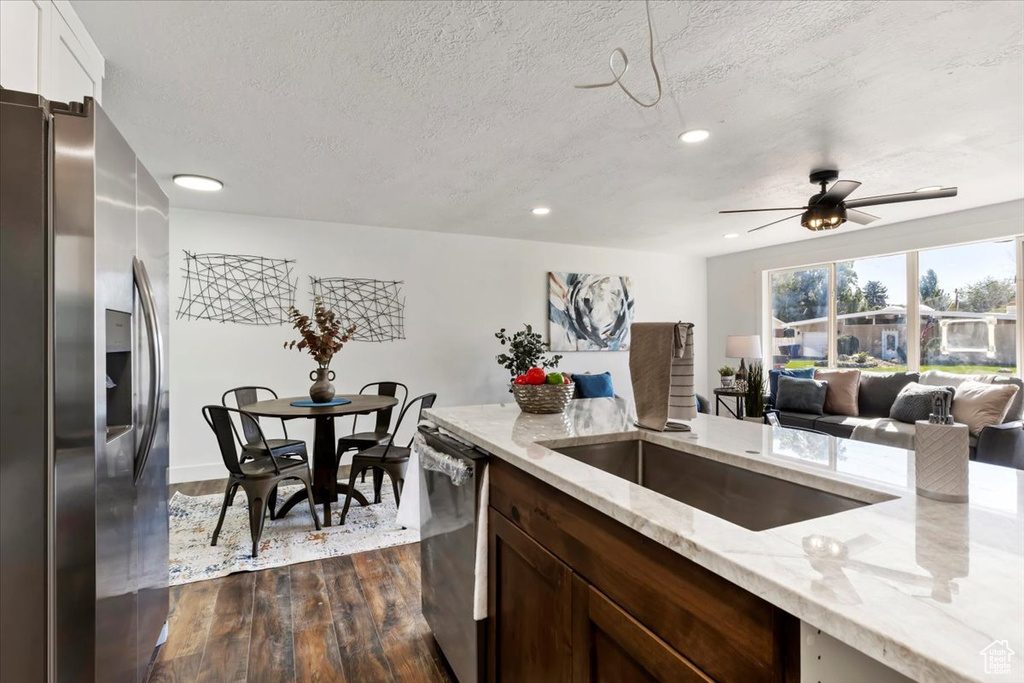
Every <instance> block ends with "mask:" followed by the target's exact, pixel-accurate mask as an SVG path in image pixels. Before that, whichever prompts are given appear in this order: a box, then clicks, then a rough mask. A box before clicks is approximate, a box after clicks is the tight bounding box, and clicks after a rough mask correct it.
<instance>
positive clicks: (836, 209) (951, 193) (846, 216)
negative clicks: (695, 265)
mask: <svg viewBox="0 0 1024 683" xmlns="http://www.w3.org/2000/svg"><path fill="white" fill-rule="evenodd" d="M838 178H839V171H836V170H833V169H823V170H820V171H814V172H813V173H811V175H810V181H811V184H812V185H818V186H820V187H821V192H819V193H818V194H815V195H812V196H811V198H810V199H808V200H807V206H800V207H797V206H786V207H775V208H771V209H737V210H732V211H719V212H718V213H754V212H760V211H800V212H802V213H797V214H794V215H792V216H786V217H785V218H780V219H778V220H774V221H772V222H771V223H765V224H764V225H759V226H758V227H756V228H753V229H751V230H748V231H747V232H756V231H758V230H761V229H763V228H767V227H769V226H772V225H775V224H777V223H783V222H785V221H788V220H789V219H791V218H797V217H799V218H800V225H802V226H804V227H805V228H807V229H808V230H810V231H812V232H821V231H823V230H835V229H836V228H838V227H839V226H840V225H842V224H843V223H846V222H847V221H852V222H854V223H859V224H860V225H867V224H868V223H872V222H874V221H877V220H878V216H873V215H871V214H870V213H867V212H866V211H859V210H858V208H859V207H861V206H876V205H878V204H896V203H899V202H917V201H921V200H922V199H941V198H943V197H955V196H956V194H957V188H955V187H935V188H932V187H923V188H921V189H920V190H917V191H915V192H899V193H896V194H882V195H877V196H874V197H864V198H863V199H851V200H849V201H847V199H846V198H847V197H849V196H850V195H851V194H853V192H854V191H855V190H856V189H857V188H858V187H860V183H859V182H857V181H856V180H838ZM829 183H832V186H831V187H829Z"/></svg>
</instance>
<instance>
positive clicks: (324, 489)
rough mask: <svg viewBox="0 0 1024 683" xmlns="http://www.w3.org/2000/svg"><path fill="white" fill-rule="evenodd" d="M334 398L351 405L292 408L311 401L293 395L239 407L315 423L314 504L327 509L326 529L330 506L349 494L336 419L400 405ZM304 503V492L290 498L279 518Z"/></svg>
mask: <svg viewBox="0 0 1024 683" xmlns="http://www.w3.org/2000/svg"><path fill="white" fill-rule="evenodd" d="M335 398H336V399H338V398H344V399H348V401H349V403H342V404H340V405H334V406H308V407H307V406H293V405H292V402H293V401H302V400H306V401H308V400H309V398H308V397H306V396H293V397H291V398H275V399H272V400H269V401H257V402H256V403H250V404H248V405H244V406H240V407H241V409H242V410H244V411H245V412H247V413H251V414H252V415H256V416H257V417H276V418H279V419H282V420H302V419H305V420H315V421H316V422H315V423H314V426H313V487H312V488H313V502H314V503H316V504H317V505H323V506H324V519H323V523H324V526H331V503H335V502H337V500H338V494H339V493H341V494H342V495H344V494H346V493H348V492H349V491H348V485H347V484H342V483H339V482H338V453H337V448H338V442H337V439H336V438H335V436H334V418H336V417H345V416H346V415H369V414H370V413H375V412H377V411H379V410H387V409H388V408H392V407H394V406H396V405H398V399H396V398H394V397H393V396H377V395H375V394H365V395H364V394H338V395H336V396H335ZM351 493H352V497H353V498H355V499H356V501H357V502H358V503H359V504H360V505H369V501H367V500H366V497H365V496H364V495H363V494H361V493H360V492H359V491H357V490H355V489H353V490H352V492H351ZM304 500H306V491H305V489H303V490H300V491H299V492H298V493H295V494H293V495H292V496H291V497H290V498H288V500H286V501H285V503H284V505H282V506H281V509H280V510H278V511H277V513H276V516H278V517H283V516H284V515H286V514H287V513H288V511H289V510H291V509H292V508H293V507H295V506H296V505H297V504H299V503H301V502H302V501H304Z"/></svg>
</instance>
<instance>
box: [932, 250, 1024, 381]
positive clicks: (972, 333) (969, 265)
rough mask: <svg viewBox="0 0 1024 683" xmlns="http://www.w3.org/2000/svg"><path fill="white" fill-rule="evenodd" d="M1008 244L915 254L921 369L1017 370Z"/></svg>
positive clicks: (1012, 275) (1014, 301)
mask: <svg viewBox="0 0 1024 683" xmlns="http://www.w3.org/2000/svg"><path fill="white" fill-rule="evenodd" d="M1015 251H1016V245H1015V244H1014V241H1013V240H1006V241H1003V242H983V243H980V244H965V245H962V246H958V247H947V248H945V249H929V250H928V251H922V252H920V254H919V257H918V258H919V263H920V266H919V267H920V273H921V283H920V287H919V290H920V292H919V300H920V315H921V368H922V369H923V370H925V369H931V368H940V369H942V370H946V371H948V372H964V373H978V372H983V373H993V372H1000V371H1003V372H1013V373H1016V372H1017V367H1016V365H1017V339H1016V336H1017V330H1016V325H1015V323H1016V322H1017V305H1016V304H1017V282H1016V270H1017V264H1016V253H1015Z"/></svg>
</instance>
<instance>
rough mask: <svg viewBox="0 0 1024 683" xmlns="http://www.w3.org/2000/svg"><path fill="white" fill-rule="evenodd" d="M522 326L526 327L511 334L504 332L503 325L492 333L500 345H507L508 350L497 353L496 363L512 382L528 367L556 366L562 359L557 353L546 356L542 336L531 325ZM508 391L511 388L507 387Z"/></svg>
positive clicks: (545, 368) (546, 347)
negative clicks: (503, 369)
mask: <svg viewBox="0 0 1024 683" xmlns="http://www.w3.org/2000/svg"><path fill="white" fill-rule="evenodd" d="M523 327H525V328H526V329H523V330H519V331H518V332H516V333H515V334H512V335H509V334H506V332H505V328H504V327H503V328H501V329H500V330H498V331H497V332H495V333H494V336H495V338H497V340H498V341H500V342H501V345H502V346H507V347H508V352H507V353H501V354H498V356H497V360H498V365H500V366H501V367H503V368H505V369H507V370H508V372H509V375H511V377H510V382H514V381H515V378H516V377H519V376H520V375H525V374H526V373H527V372H529V371H530V368H540V369H542V370H547V369H548V368H557V367H558V363H559V362H560V361H561V360H562V357H561V356H557V355H556V356H551V357H550V358H548V357H546V356H545V355H544V354H546V353H547V352H548V346H547V344H545V343H544V338H543V337H542V336H540V334H538V333H536V332H534V331H533V326H532V325H527V324H526V323H523ZM509 391H512V389H511V388H509Z"/></svg>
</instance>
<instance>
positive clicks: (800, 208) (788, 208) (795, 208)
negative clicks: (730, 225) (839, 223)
mask: <svg viewBox="0 0 1024 683" xmlns="http://www.w3.org/2000/svg"><path fill="white" fill-rule="evenodd" d="M806 208H807V207H806V206H780V207H777V208H774V209H733V210H732V211H719V212H718V213H756V212H758V211H803V210H804V209H806Z"/></svg>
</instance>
